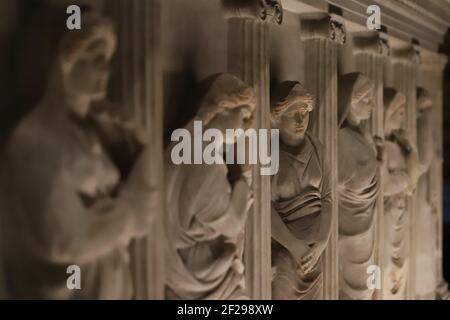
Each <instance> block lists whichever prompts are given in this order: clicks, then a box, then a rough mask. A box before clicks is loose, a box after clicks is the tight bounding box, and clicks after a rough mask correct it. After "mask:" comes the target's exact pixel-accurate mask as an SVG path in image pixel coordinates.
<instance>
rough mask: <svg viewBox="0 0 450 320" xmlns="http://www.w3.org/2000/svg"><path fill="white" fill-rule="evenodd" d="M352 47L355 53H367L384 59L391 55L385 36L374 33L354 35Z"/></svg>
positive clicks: (357, 33)
mask: <svg viewBox="0 0 450 320" xmlns="http://www.w3.org/2000/svg"><path fill="white" fill-rule="evenodd" d="M353 47H354V50H355V52H357V53H360V52H368V53H372V54H375V55H380V56H384V57H387V56H389V55H390V53H391V48H390V45H389V39H388V37H387V35H386V34H384V33H380V32H376V31H367V32H356V33H354V34H353Z"/></svg>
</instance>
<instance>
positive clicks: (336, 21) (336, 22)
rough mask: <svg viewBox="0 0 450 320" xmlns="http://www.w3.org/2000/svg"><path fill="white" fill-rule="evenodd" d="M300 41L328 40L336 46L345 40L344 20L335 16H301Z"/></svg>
mask: <svg viewBox="0 0 450 320" xmlns="http://www.w3.org/2000/svg"><path fill="white" fill-rule="evenodd" d="M300 25H301V39H302V40H308V39H328V40H331V41H334V42H336V43H338V44H344V43H345V42H346V40H347V35H346V28H345V21H344V18H342V17H341V16H338V15H335V14H327V13H325V14H319V15H317V14H314V15H308V14H306V15H302V16H301V17H300Z"/></svg>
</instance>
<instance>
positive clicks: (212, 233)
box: [165, 74, 256, 299]
mask: <svg viewBox="0 0 450 320" xmlns="http://www.w3.org/2000/svg"><path fill="white" fill-rule="evenodd" d="M200 88H201V89H200V91H201V92H200V95H201V98H200V99H199V102H198V103H199V106H200V107H199V110H198V113H197V116H196V118H195V119H193V120H192V121H191V122H190V123H189V124H187V125H186V127H185V130H186V132H188V133H189V134H190V135H192V136H194V134H195V133H194V123H193V122H194V121H195V120H197V121H202V125H203V128H204V129H205V130H206V129H216V130H220V132H222V133H223V135H224V136H225V130H226V129H233V128H234V129H245V127H246V126H248V125H249V124H250V119H251V118H252V114H253V112H254V110H255V107H256V99H255V95H254V93H253V90H252V89H251V88H250V87H248V86H247V85H246V84H244V83H243V82H242V81H241V80H239V79H238V78H236V77H234V76H231V75H228V74H218V75H214V76H211V77H209V78H207V79H205V80H204V81H203V82H202V83H201V85H200ZM224 143H225V145H233V144H234V143H235V140H231V141H227V140H225V141H224ZM220 145H222V144H220ZM174 147H175V145H173V144H172V145H170V146H169V148H168V150H167V153H166V159H165V164H166V195H167V213H166V217H165V219H166V221H165V225H166V228H167V230H166V235H167V251H166V268H167V278H166V298H168V299H243V298H246V292H245V281H244V279H245V278H244V265H243V262H242V253H243V249H244V241H243V240H244V230H245V222H246V217H247V213H248V210H249V208H250V206H251V204H252V201H251V197H252V193H251V189H250V186H249V185H248V181H247V180H246V177H248V172H245V171H241V173H240V174H239V175H238V176H237V177H236V178H234V179H233V181H230V179H229V177H228V174H229V171H228V168H227V166H226V165H225V164H212V165H206V164H202V165H187V164H180V165H176V164H174V162H173V161H172V152H174ZM242 169H243V170H244V169H248V168H242Z"/></svg>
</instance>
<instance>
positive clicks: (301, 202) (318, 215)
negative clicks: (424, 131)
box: [271, 81, 332, 300]
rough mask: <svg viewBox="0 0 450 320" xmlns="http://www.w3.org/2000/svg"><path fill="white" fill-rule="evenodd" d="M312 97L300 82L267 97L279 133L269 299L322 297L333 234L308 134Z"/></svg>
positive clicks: (317, 148) (325, 180) (324, 174)
mask: <svg viewBox="0 0 450 320" xmlns="http://www.w3.org/2000/svg"><path fill="white" fill-rule="evenodd" d="M313 108H314V98H313V96H312V95H311V94H310V93H309V92H308V91H306V90H305V88H304V87H303V86H302V85H301V84H300V83H298V82H295V81H286V82H283V83H281V84H280V85H279V87H278V88H277V89H276V91H275V92H274V94H273V95H272V98H271V119H272V127H273V128H274V129H279V130H280V140H281V141H280V150H279V153H280V168H279V171H278V173H277V174H276V175H274V176H273V177H272V182H271V185H272V272H273V278H272V298H273V299H278V300H300V299H311V300H314V299H323V271H322V255H323V252H324V250H325V248H326V246H327V242H328V239H329V237H330V232H331V218H332V217H331V189H330V188H331V187H330V172H329V169H328V165H327V164H326V162H325V160H324V152H323V147H322V145H321V143H320V142H319V141H318V140H317V139H316V138H314V137H313V136H312V135H310V134H309V133H308V132H307V129H308V125H309V114H310V112H311V111H312V110H313Z"/></svg>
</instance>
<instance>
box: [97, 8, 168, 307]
mask: <svg viewBox="0 0 450 320" xmlns="http://www.w3.org/2000/svg"><path fill="white" fill-rule="evenodd" d="M160 6H161V4H160V0H133V1H127V0H109V1H107V2H106V1H105V3H104V11H105V12H106V14H107V15H108V16H110V17H111V18H112V19H113V21H114V23H115V25H116V29H117V33H118V41H119V42H118V45H119V47H118V52H117V55H116V61H115V69H114V71H115V72H116V74H114V75H113V79H112V88H111V89H112V90H110V91H111V92H112V94H113V100H117V101H119V102H121V103H122V104H123V105H124V107H125V108H126V109H127V110H129V111H130V113H131V114H132V116H133V117H134V118H135V120H136V121H138V122H139V123H141V124H142V125H143V126H144V127H145V128H146V129H147V130H148V134H149V136H150V147H151V148H152V150H154V151H155V152H154V158H153V159H152V172H153V177H154V181H155V185H156V186H158V187H159V195H158V198H159V201H157V203H156V204H155V205H156V208H157V209H156V210H157V211H156V216H155V220H154V223H153V225H152V226H151V230H149V236H148V237H147V238H146V239H143V240H139V241H135V242H134V243H133V244H132V248H131V250H132V267H133V269H132V270H133V276H134V285H135V292H136V295H135V298H136V299H163V298H164V243H163V241H162V240H161V239H164V236H163V230H164V229H163V224H162V214H163V212H164V203H165V200H164V199H165V197H164V172H163V168H164V166H163V127H162V126H163V116H162V115H163V105H162V69H161V53H160V49H161V48H160V34H161V7H160Z"/></svg>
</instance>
